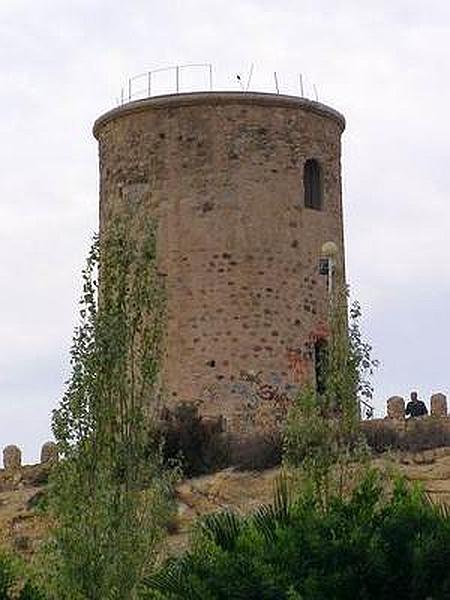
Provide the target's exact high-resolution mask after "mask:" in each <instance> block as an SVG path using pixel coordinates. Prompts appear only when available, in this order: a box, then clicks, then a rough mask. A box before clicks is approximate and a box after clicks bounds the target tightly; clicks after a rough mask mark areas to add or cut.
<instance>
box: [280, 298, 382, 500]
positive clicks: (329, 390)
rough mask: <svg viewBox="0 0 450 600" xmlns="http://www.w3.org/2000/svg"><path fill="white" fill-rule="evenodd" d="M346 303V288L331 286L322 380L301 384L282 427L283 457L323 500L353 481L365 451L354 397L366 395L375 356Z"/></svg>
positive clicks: (357, 313)
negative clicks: (298, 469)
mask: <svg viewBox="0 0 450 600" xmlns="http://www.w3.org/2000/svg"><path fill="white" fill-rule="evenodd" d="M347 306H348V302H347V290H346V288H344V287H343V286H337V288H336V290H335V291H334V293H333V294H332V296H331V298H330V311H329V331H330V333H329V337H328V340H327V350H326V352H325V353H324V354H323V355H322V361H323V364H322V365H321V367H322V369H321V370H322V372H323V386H320V387H321V389H320V390H318V389H317V387H316V386H314V385H313V384H312V383H309V384H307V385H305V386H304V388H303V389H302V390H301V391H300V393H299V395H298V397H297V399H296V402H295V405H294V406H293V408H292V410H291V411H290V412H289V415H288V418H287V422H286V426H285V432H284V457H285V462H286V463H287V465H288V466H290V467H294V468H300V469H301V471H302V472H303V475H304V477H305V479H306V481H307V482H308V483H309V484H310V485H312V486H313V487H314V491H315V493H316V494H317V497H318V498H320V499H321V501H322V502H323V503H324V504H326V503H327V502H328V499H329V496H330V493H331V492H332V491H337V492H338V493H339V494H344V493H345V491H346V489H347V488H348V487H349V486H350V487H351V486H352V485H354V483H355V482H356V481H357V480H358V478H359V477H360V476H361V475H362V474H363V473H364V471H365V469H366V466H367V459H368V456H369V454H368V448H367V445H366V442H365V439H364V437H363V436H362V434H361V432H360V413H359V400H360V399H361V398H364V399H365V400H367V399H370V398H371V397H372V394H373V387H372V383H371V375H372V374H373V370H374V368H375V367H376V366H377V361H375V360H373V359H372V357H371V350H372V349H371V346H370V345H369V344H368V343H367V342H365V341H364V339H363V337H362V335H361V331H360V324H359V321H360V317H361V310H360V307H359V305H358V304H357V303H355V304H353V305H352V306H351V308H350V315H349V316H350V319H349V316H348V314H347ZM349 321H350V322H349Z"/></svg>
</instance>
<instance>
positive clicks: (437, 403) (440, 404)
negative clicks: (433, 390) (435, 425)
mask: <svg viewBox="0 0 450 600" xmlns="http://www.w3.org/2000/svg"><path fill="white" fill-rule="evenodd" d="M430 405H431V414H432V415H434V416H435V417H446V416H447V396H445V394H433V395H432V396H431V400H430Z"/></svg>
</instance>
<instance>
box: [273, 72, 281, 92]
mask: <svg viewBox="0 0 450 600" xmlns="http://www.w3.org/2000/svg"><path fill="white" fill-rule="evenodd" d="M273 78H274V79H275V89H276V90H277V94H279V93H280V88H279V87H278V77H277V72H276V71H274V72H273Z"/></svg>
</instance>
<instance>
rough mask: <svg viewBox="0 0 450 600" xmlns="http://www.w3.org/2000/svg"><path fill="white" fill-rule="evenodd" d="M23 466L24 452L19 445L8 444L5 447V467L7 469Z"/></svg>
mask: <svg viewBox="0 0 450 600" xmlns="http://www.w3.org/2000/svg"><path fill="white" fill-rule="evenodd" d="M21 466H22V452H21V451H20V448H18V447H17V446H12V445H11V446H6V447H5V448H4V449H3V467H4V468H5V469H6V470H7V471H12V470H14V469H20V467H21Z"/></svg>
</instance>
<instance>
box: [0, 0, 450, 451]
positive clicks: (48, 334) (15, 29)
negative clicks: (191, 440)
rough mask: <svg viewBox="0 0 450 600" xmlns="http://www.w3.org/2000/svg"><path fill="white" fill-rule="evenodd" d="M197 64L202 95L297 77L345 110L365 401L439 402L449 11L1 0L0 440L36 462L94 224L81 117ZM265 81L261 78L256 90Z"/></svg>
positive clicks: (448, 328)
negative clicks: (203, 79)
mask: <svg viewBox="0 0 450 600" xmlns="http://www.w3.org/2000/svg"><path fill="white" fill-rule="evenodd" d="M189 62H211V63H213V64H214V66H215V69H216V82H217V87H226V88H230V87H232V86H233V85H234V83H235V75H236V73H242V74H243V75H244V76H245V74H246V73H247V72H248V69H249V67H250V65H251V63H254V64H255V83H256V82H258V83H259V84H260V85H261V86H263V84H265V83H266V82H267V81H270V74H271V73H272V72H273V71H274V70H277V71H278V73H279V79H280V87H281V91H284V90H286V91H292V85H293V83H292V82H295V80H296V79H295V78H296V76H297V74H298V73H299V72H302V73H304V74H305V76H306V78H307V81H308V82H309V84H311V83H312V82H314V83H315V84H316V85H317V88H318V91H319V96H320V99H321V101H323V102H325V103H328V104H330V105H331V106H333V107H335V108H337V109H338V110H340V111H341V112H343V113H344V114H345V116H346V118H347V130H346V132H345V134H344V138H343V175H344V204H345V224H346V243H347V266H348V278H349V282H350V284H351V286H352V293H353V296H355V297H357V298H358V299H359V300H360V301H361V303H362V306H363V311H364V316H365V323H364V327H365V331H366V333H367V336H368V337H369V339H370V340H371V342H372V343H373V345H374V346H375V350H376V352H375V353H376V356H377V357H378V358H380V359H381V361H382V366H381V368H380V369H379V372H378V375H377V378H376V404H377V406H378V407H380V408H381V407H382V406H383V405H384V400H385V398H386V397H388V396H389V395H392V394H397V393H399V394H407V393H408V391H409V390H410V389H411V388H417V389H418V391H419V393H420V394H421V395H422V396H423V397H425V398H426V399H427V398H428V397H429V395H430V393H431V392H432V391H443V392H445V393H448V392H449V387H450V385H449V375H450V373H449V370H448V362H449V358H450V356H449V354H450V353H449V350H448V338H449V335H450V321H449V318H448V299H449V295H450V263H449V259H448V253H449V244H450V235H449V225H450V202H449V193H448V190H449V188H450V166H449V164H450V161H449V140H450V119H449V116H448V114H447V111H448V107H449V106H450V3H449V2H448V1H447V0H428V1H426V2H425V0H389V1H387V0H379V1H377V2H374V1H367V0H366V1H365V0H344V1H339V0H311V1H309V0H308V1H304V0H296V1H291V0H277V1H275V0H272V1H270V2H269V1H266V0H240V1H236V0H228V1H226V2H225V1H222V0H208V1H206V0H183V1H178V0H166V1H164V2H163V1H155V0H127V1H126V2H125V1H123V0H121V1H119V0H38V1H36V0H1V2H0V107H1V110H0V129H1V144H0V164H1V166H2V176H1V179H0V256H1V260H0V289H1V294H0V324H1V338H0V339H1V341H0V445H2V446H3V445H6V444H8V443H16V444H19V445H20V446H21V447H22V448H23V449H24V457H25V460H27V461H31V460H34V459H36V458H37V456H38V452H39V446H40V445H41V443H42V442H44V441H45V440H46V439H48V438H49V436H50V412H51V409H52V408H53V407H54V406H55V405H56V403H57V401H58V398H59V397H60V396H61V393H62V390H63V384H64V381H65V379H66V378H67V376H68V372H69V371H68V357H69V355H68V349H69V346H70V341H71V336H72V329H73V326H74V324H75V323H76V311H77V301H78V295H79V291H80V271H81V268H82V266H83V261H84V258H85V255H86V252H87V250H88V247H89V243H90V238H91V235H92V233H93V232H94V231H96V229H97V203H98V198H97V188H98V178H97V148H96V143H95V140H94V138H93V137H92V134H91V127H92V123H93V121H94V120H95V118H96V117H97V116H98V115H99V114H101V113H102V112H104V111H105V110H108V109H109V108H112V107H113V106H114V105H115V99H116V98H117V96H119V94H120V88H121V86H122V85H123V84H124V82H125V81H126V79H127V77H128V76H129V75H133V74H137V73H140V72H142V71H147V70H148V69H154V68H157V67H164V66H169V65H173V64H177V63H189ZM264 78H266V79H264Z"/></svg>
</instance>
